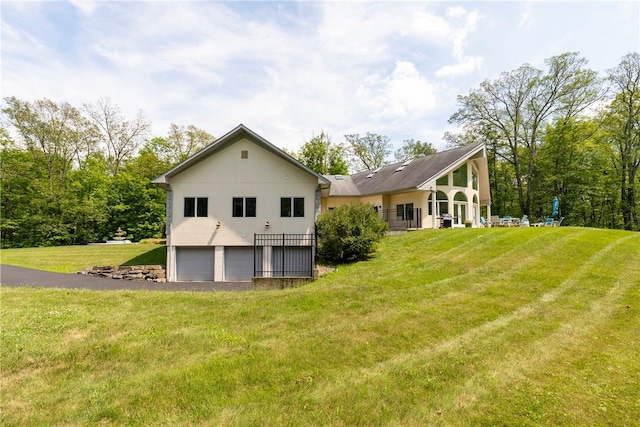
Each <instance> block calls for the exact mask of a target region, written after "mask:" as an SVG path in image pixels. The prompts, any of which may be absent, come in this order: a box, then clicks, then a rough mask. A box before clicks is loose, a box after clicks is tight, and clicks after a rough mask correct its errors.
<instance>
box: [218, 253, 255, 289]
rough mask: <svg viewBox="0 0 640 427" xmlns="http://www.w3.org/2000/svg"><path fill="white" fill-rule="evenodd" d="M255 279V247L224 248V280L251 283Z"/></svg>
mask: <svg viewBox="0 0 640 427" xmlns="http://www.w3.org/2000/svg"><path fill="white" fill-rule="evenodd" d="M252 278H253V246H226V247H225V248H224V280H225V281H227V282H250V281H251V279H252Z"/></svg>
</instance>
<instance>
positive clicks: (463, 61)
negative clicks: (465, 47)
mask: <svg viewBox="0 0 640 427" xmlns="http://www.w3.org/2000/svg"><path fill="white" fill-rule="evenodd" d="M458 59H459V61H458V63H457V64H454V65H445V66H444V67H442V68H440V69H439V70H438V71H436V73H435V74H436V76H437V77H456V76H461V75H465V74H471V73H473V72H474V71H476V70H477V69H479V68H480V67H481V66H482V61H483V59H482V58H481V57H479V56H463V57H461V58H458Z"/></svg>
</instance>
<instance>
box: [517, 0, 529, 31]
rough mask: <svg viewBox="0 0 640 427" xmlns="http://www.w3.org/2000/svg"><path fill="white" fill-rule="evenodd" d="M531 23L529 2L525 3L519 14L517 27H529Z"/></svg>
mask: <svg viewBox="0 0 640 427" xmlns="http://www.w3.org/2000/svg"><path fill="white" fill-rule="evenodd" d="M532 25H533V16H532V12H531V3H525V5H524V10H523V11H522V14H521V15H520V21H519V22H518V27H520V28H527V29H530V28H531V26H532Z"/></svg>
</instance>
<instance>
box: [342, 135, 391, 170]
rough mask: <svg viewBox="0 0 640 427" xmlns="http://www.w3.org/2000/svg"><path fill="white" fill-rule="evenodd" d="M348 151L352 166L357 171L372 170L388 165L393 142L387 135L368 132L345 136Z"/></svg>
mask: <svg viewBox="0 0 640 427" xmlns="http://www.w3.org/2000/svg"><path fill="white" fill-rule="evenodd" d="M344 138H345V139H346V140H347V151H348V153H349V155H350V156H351V165H352V167H353V168H354V170H356V171H362V170H371V169H375V168H377V167H380V166H383V165H385V164H387V163H388V161H387V157H388V156H389V155H390V154H391V147H392V146H391V141H389V137H387V136H386V135H379V134H375V133H370V132H367V134H366V135H365V136H360V134H357V133H355V134H350V135H345V136H344Z"/></svg>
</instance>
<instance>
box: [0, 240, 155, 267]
mask: <svg viewBox="0 0 640 427" xmlns="http://www.w3.org/2000/svg"><path fill="white" fill-rule="evenodd" d="M166 259H167V255H166V249H165V246H164V245H150V244H118V245H91V246H63V247H44V248H20V249H3V250H2V251H0V263H2V264H7V265H14V266H17V267H26V268H35V269H36V270H45V271H53V272H57V273H74V272H76V271H79V270H82V269H84V268H86V267H90V266H94V265H98V266H115V265H152V264H153V265H155V264H162V265H163V264H165V263H166Z"/></svg>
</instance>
